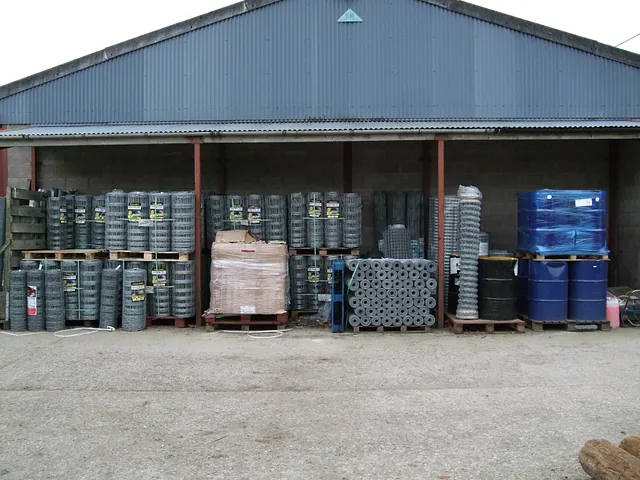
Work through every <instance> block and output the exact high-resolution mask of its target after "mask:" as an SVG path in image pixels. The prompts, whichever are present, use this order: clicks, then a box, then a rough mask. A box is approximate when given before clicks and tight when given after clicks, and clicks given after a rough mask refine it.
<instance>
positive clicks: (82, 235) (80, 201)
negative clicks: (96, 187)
mask: <svg viewBox="0 0 640 480" xmlns="http://www.w3.org/2000/svg"><path fill="white" fill-rule="evenodd" d="M92 205H93V198H92V197H91V196H89V195H77V196H76V205H75V210H74V215H73V223H74V228H75V248H85V249H86V248H91V221H90V220H91V213H92Z"/></svg>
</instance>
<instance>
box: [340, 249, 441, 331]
mask: <svg viewBox="0 0 640 480" xmlns="http://www.w3.org/2000/svg"><path fill="white" fill-rule="evenodd" d="M346 266H347V270H348V272H349V273H348V275H347V303H348V305H349V314H348V321H349V324H350V325H351V326H352V327H370V326H375V327H379V326H383V327H401V326H425V325H426V326H432V325H434V324H435V323H436V319H435V316H434V315H433V313H432V311H433V309H434V308H436V290H437V286H438V283H437V280H436V270H437V265H436V263H435V262H433V261H431V260H422V259H420V260H418V259H416V260H393V259H381V260H357V259H352V260H348V261H347V262H346Z"/></svg>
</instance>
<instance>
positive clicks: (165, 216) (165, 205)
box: [149, 192, 172, 252]
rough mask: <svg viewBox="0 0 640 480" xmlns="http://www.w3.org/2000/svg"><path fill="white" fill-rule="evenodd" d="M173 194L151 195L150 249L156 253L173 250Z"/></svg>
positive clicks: (155, 193)
mask: <svg viewBox="0 0 640 480" xmlns="http://www.w3.org/2000/svg"><path fill="white" fill-rule="evenodd" d="M171 215H172V211H171V194H170V193H168V192H150V193H149V220H150V222H151V225H150V227H149V249H150V250H152V251H154V252H168V251H170V250H171V218H172V217H171Z"/></svg>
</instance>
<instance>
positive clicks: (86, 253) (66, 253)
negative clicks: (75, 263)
mask: <svg viewBox="0 0 640 480" xmlns="http://www.w3.org/2000/svg"><path fill="white" fill-rule="evenodd" d="M106 257H107V252H106V250H95V249H70V250H30V251H28V252H24V258H25V259H26V260H79V261H82V260H98V259H102V258H106Z"/></svg>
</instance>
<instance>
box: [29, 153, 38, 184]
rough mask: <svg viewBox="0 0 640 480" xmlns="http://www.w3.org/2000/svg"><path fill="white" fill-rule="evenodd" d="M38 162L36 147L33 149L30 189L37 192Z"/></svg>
mask: <svg viewBox="0 0 640 480" xmlns="http://www.w3.org/2000/svg"><path fill="white" fill-rule="evenodd" d="M37 161H38V157H37V152H36V147H31V182H30V187H31V191H32V192H35V191H36V189H37V187H36V166H37Z"/></svg>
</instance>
